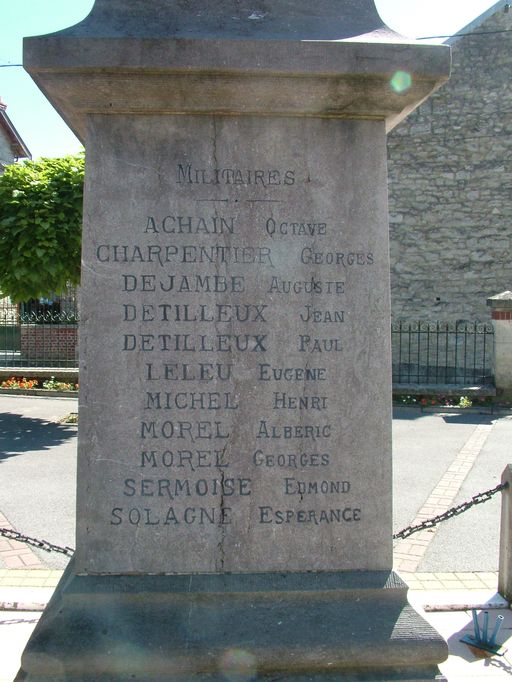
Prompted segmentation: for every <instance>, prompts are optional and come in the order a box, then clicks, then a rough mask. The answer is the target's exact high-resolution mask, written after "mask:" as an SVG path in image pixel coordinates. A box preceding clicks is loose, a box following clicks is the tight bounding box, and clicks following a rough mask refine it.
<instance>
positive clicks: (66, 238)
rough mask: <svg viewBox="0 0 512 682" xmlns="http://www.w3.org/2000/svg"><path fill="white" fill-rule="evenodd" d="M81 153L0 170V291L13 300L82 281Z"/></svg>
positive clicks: (34, 296)
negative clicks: (2, 171)
mask: <svg viewBox="0 0 512 682" xmlns="http://www.w3.org/2000/svg"><path fill="white" fill-rule="evenodd" d="M83 179H84V157H83V154H80V155H78V156H66V157H64V158H59V159H39V160H38V161H28V162H26V163H23V164H12V165H10V166H7V168H6V169H5V172H4V174H3V175H0V291H1V292H2V294H3V295H4V296H10V298H11V299H12V300H13V301H25V300H28V299H30V298H39V297H42V296H50V295H51V294H58V293H61V292H62V291H64V290H65V289H66V286H67V284H68V283H69V284H74V285H76V284H78V283H79V281H80V244H81V236H82V203H83Z"/></svg>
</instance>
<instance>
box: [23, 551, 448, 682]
mask: <svg viewBox="0 0 512 682" xmlns="http://www.w3.org/2000/svg"><path fill="white" fill-rule="evenodd" d="M407 589H408V588H407V586H406V585H405V584H404V583H403V582H402V581H401V580H400V578H398V576H397V575H396V574H394V573H392V572H386V571H382V572H381V571H378V572H373V571H372V572H365V571H353V572H339V573H336V572H330V573H288V574H285V573H258V574H237V575H234V574H209V575H206V574H202V575H153V576H152V575H144V576H142V575H121V576H120V575H116V576H113V575H112V576H111V575H102V576H77V575H75V573H74V562H73V561H71V563H70V565H69V567H68V569H67V570H66V572H65V573H64V575H63V577H62V580H61V582H60V583H59V585H58V587H57V589H56V591H55V594H54V596H53V598H52V600H51V601H50V603H49V604H48V607H47V609H46V610H45V612H44V614H43V616H42V618H41V620H40V622H39V624H38V626H37V627H36V629H35V630H34V633H33V635H32V637H31V639H30V640H29V643H28V645H27V648H26V649H25V653H24V654H23V657H22V669H21V670H20V672H19V674H18V676H17V678H16V682H21V681H22V680H27V681H29V682H35V681H36V680H37V681H39V680H41V681H43V680H45V681H49V680H51V681H52V682H64V681H66V682H67V681H68V680H73V681H76V682H79V681H80V682H103V681H105V682H106V681H107V680H108V681H109V682H114V681H115V682H128V680H130V681H132V680H144V681H145V682H150V681H151V682H164V681H165V682H170V681H171V680H172V681H173V682H188V681H189V680H190V681H192V680H194V681H195V682H197V681H199V680H205V681H208V682H249V681H250V680H268V681H269V682H270V680H277V679H279V680H283V681H286V682H309V681H312V682H313V681H314V682H321V681H324V680H325V681H327V680H329V681H330V682H334V681H336V682H342V681H344V682H348V681H355V680H358V682H361V681H363V680H368V681H369V680H375V681H377V680H378V681H380V682H384V681H386V682H391V681H393V682H395V681H400V682H406V681H407V682H413V681H414V682H427V680H428V681H429V682H431V681H432V680H434V679H435V676H436V674H438V672H439V671H438V669H437V663H439V662H441V661H442V660H444V659H445V658H446V656H447V646H446V644H445V642H444V640H443V639H441V637H440V636H439V635H438V634H437V633H436V632H435V631H434V630H433V629H432V628H431V627H430V626H429V625H428V624H427V623H426V621H424V620H423V619H422V618H421V617H420V616H419V615H418V614H417V613H416V612H415V611H414V609H413V608H412V607H411V606H410V605H409V604H408V602H407Z"/></svg>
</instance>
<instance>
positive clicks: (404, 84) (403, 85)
mask: <svg viewBox="0 0 512 682" xmlns="http://www.w3.org/2000/svg"><path fill="white" fill-rule="evenodd" d="M389 82H390V85H391V89H392V90H393V91H394V92H396V93H397V94H399V95H400V94H402V92H406V91H407V90H409V88H410V87H411V85H412V76H411V74H410V73H407V71H395V73H394V74H393V76H392V77H391V80H390V81H389Z"/></svg>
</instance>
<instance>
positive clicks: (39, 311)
mask: <svg viewBox="0 0 512 682" xmlns="http://www.w3.org/2000/svg"><path fill="white" fill-rule="evenodd" d="M78 317H79V316H78V306H77V299H76V292H75V291H74V290H73V289H69V291H68V292H66V294H65V295H63V296H54V297H53V298H46V299H37V300H36V299H33V300H31V301H27V302H25V303H12V302H11V301H10V299H9V298H0V366H1V367H13V368H15V367H76V366H77V364H78V357H77V347H78Z"/></svg>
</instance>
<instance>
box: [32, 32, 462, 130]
mask: <svg viewBox="0 0 512 682" xmlns="http://www.w3.org/2000/svg"><path fill="white" fill-rule="evenodd" d="M24 63H25V68H26V69H27V71H28V72H29V73H30V75H31V76H32V78H33V79H34V80H35V81H36V83H37V84H38V85H39V87H40V88H41V89H42V90H43V91H44V92H45V94H46V96H47V97H48V99H49V100H50V101H51V102H52V103H53V104H54V105H55V106H56V108H57V109H58V110H59V112H60V113H61V115H62V116H63V117H64V119H65V120H66V121H67V123H68V124H69V125H70V127H71V128H72V129H73V131H74V132H75V133H76V134H77V135H78V137H79V138H80V139H81V140H84V139H85V131H86V117H87V115H89V114H148V115H155V114H157V115H158V114H204V113H207V112H208V113H209V114H217V115H277V116H315V117H328V118H333V117H334V118H344V119H346V118H352V119H374V120H375V119H377V120H383V121H386V126H387V128H388V129H391V128H392V127H393V126H394V125H396V124H397V123H398V122H399V121H400V120H402V118H404V117H405V116H406V115H407V114H408V113H410V111H411V110H412V109H414V108H415V107H416V106H418V104H419V103H420V102H421V101H423V99H424V98H425V97H426V96H427V95H428V94H429V93H431V92H432V89H434V88H437V87H439V85H441V84H442V83H443V82H445V80H446V79H447V73H448V72H449V65H450V50H449V48H447V47H446V46H431V45H430V46H426V45H411V44H406V43H378V44H376V43H359V42H355V41H338V42H332V41H290V40H286V41H284V40H283V41H279V40H268V41H265V40H244V41H241V40H212V39H206V40H205V39H190V38H158V39H146V38H133V37H125V38H90V37H86V38H76V37H65V36H59V35H55V36H47V37H41V38H28V39H25V57H24ZM396 71H405V72H407V73H409V74H411V77H412V83H411V86H410V87H409V88H408V89H407V90H405V91H404V92H401V93H397V92H394V91H393V89H392V87H391V85H390V79H391V78H392V76H393V74H394V73H395V72H396Z"/></svg>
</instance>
